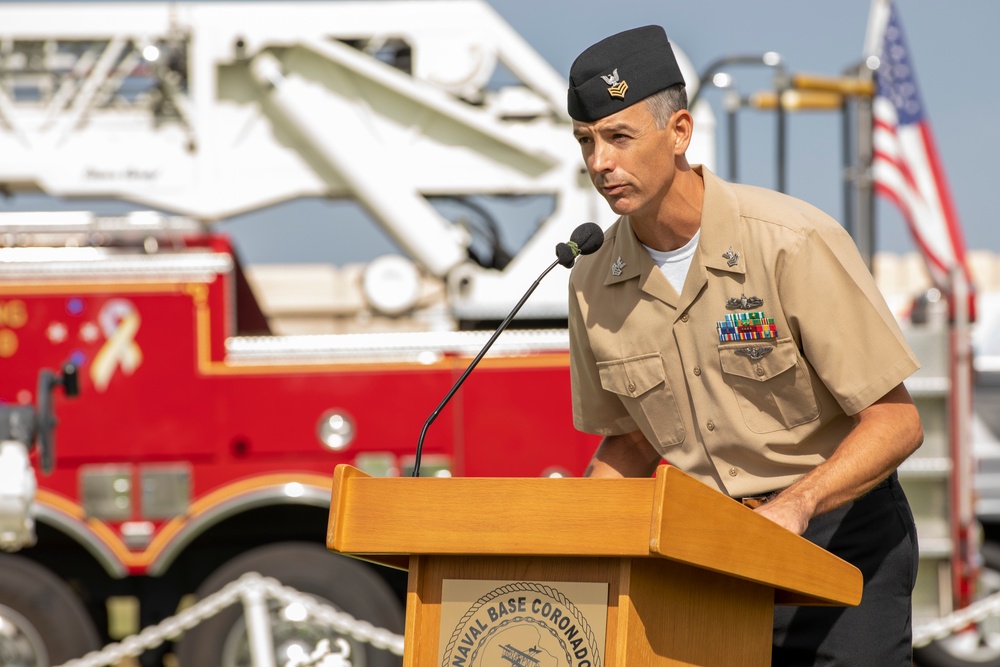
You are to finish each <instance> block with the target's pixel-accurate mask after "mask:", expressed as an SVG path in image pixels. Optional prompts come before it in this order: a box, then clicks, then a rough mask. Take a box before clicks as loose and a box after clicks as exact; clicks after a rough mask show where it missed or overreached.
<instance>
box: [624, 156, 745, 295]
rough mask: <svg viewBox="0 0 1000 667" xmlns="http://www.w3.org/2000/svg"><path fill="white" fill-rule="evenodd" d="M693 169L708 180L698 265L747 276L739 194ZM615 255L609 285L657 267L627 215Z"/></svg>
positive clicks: (704, 170) (703, 171)
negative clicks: (740, 221) (637, 236)
mask: <svg viewBox="0 0 1000 667" xmlns="http://www.w3.org/2000/svg"><path fill="white" fill-rule="evenodd" d="M693 169H694V171H695V172H696V173H698V174H700V175H701V176H702V178H703V179H704V181H705V198H704V201H703V203H702V211H701V227H700V229H701V239H700V240H699V241H698V251H697V252H698V255H697V257H698V262H699V263H700V264H701V265H703V266H705V267H707V268H711V269H716V270H718V271H724V272H728V273H737V274H744V273H746V269H745V268H744V262H743V237H742V234H741V233H740V224H739V219H740V217H739V216H740V207H739V202H738V200H737V198H736V193H735V191H734V190H733V187H732V185H730V184H729V183H727V182H726V181H724V180H722V179H721V178H719V177H718V176H716V175H715V174H713V173H712V172H711V171H710V170H709V169H708V168H707V167H705V166H703V165H695V166H694V167H693ZM730 251H731V254H730ZM611 255H612V264H611V265H610V266H609V267H608V275H607V277H606V278H605V280H604V284H605V285H613V284H615V283H620V282H622V281H625V280H630V279H632V278H635V277H637V276H640V275H642V274H644V273H646V274H648V272H649V271H651V270H652V269H653V268H656V264H655V262H653V260H652V259H651V258H650V256H649V253H648V252H646V249H645V248H643V247H642V243H640V242H639V239H638V238H636V235H635V231H634V230H633V229H632V222H631V220H630V219H629V217H628V216H627V215H624V216H622V217H621V218H619V219H618V230H617V233H616V234H615V240H614V246H613V248H612V252H611ZM616 267H617V268H616ZM616 273H617V275H616Z"/></svg>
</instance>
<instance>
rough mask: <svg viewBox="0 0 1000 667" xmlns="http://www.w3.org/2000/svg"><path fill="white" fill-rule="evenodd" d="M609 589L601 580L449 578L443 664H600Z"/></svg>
mask: <svg viewBox="0 0 1000 667" xmlns="http://www.w3.org/2000/svg"><path fill="white" fill-rule="evenodd" d="M484 589H485V591H484ZM607 594H608V587H607V584H603V583H582V582H580V583H578V582H557V583H549V582H531V581H517V582H501V581H490V582H487V581H465V580H450V579H446V580H445V581H444V582H443V587H442V613H441V644H440V646H441V649H440V662H439V664H440V665H441V667H601V666H602V665H603V664H604V661H603V657H602V655H603V653H604V641H605V628H606V625H607ZM472 596H477V597H475V598H474V602H472V603H471V604H469V600H470V599H473V598H472ZM456 608H464V613H462V614H461V616H460V617H459V618H457V620H456V619H455V611H456Z"/></svg>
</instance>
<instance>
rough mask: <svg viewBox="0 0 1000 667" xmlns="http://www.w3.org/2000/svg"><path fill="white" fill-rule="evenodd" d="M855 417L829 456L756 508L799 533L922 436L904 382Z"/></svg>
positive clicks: (871, 481)
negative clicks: (846, 433) (852, 425)
mask: <svg viewBox="0 0 1000 667" xmlns="http://www.w3.org/2000/svg"><path fill="white" fill-rule="evenodd" d="M857 420H858V423H857V425H856V426H855V428H854V430H853V431H851V432H850V433H849V434H848V435H847V437H846V438H844V441H843V442H842V443H841V444H840V446H839V447H838V448H837V451H836V452H834V454H833V456H831V457H830V459H829V460H828V461H826V462H825V463H823V464H822V465H819V466H817V467H816V468H815V469H813V470H812V471H810V472H809V473H807V474H806V475H805V476H804V477H802V479H800V480H799V481H798V482H796V483H795V484H793V485H792V486H790V487H789V488H787V489H786V490H785V491H783V492H782V493H781V494H780V495H779V496H778V497H777V498H776V499H775V500H773V501H772V502H770V503H767V504H766V505H763V506H761V507H760V508H759V509H758V510H757V511H758V512H759V513H760V514H763V515H764V516H766V517H768V518H769V519H771V520H773V521H776V522H777V523H780V524H782V525H783V526H785V527H786V528H788V529H789V530H792V531H793V532H797V533H799V534H801V533H802V531H804V530H805V528H806V526H807V525H808V523H809V520H810V519H811V518H812V517H814V516H817V515H819V514H823V513H825V512H829V511H830V510H833V509H836V508H837V507H840V506H841V505H843V504H845V503H848V502H850V501H852V500H854V499H856V498H857V497H859V496H861V495H863V494H865V493H867V492H868V491H869V490H871V488H872V487H874V486H875V485H876V484H878V482H880V481H881V480H882V479H884V478H885V477H886V476H887V475H888V474H889V473H891V472H892V471H893V470H895V469H896V467H897V466H899V464H900V463H902V462H903V460H905V459H906V457H908V456H909V455H910V454H912V453H913V451H914V450H916V449H917V447H919V446H920V444H921V442H922V441H923V430H922V428H921V426H920V417H919V415H918V414H917V409H916V407H915V406H914V405H913V402H912V400H910V396H909V394H908V393H907V391H906V389H905V388H904V387H903V385H899V386H898V387H896V388H895V389H893V390H892V391H890V392H889V393H888V394H886V395H885V396H884V397H883V398H881V399H880V400H879V401H876V402H875V403H874V404H873V405H872V406H870V407H868V408H866V409H865V410H862V411H861V413H860V414H859V415H858V416H857Z"/></svg>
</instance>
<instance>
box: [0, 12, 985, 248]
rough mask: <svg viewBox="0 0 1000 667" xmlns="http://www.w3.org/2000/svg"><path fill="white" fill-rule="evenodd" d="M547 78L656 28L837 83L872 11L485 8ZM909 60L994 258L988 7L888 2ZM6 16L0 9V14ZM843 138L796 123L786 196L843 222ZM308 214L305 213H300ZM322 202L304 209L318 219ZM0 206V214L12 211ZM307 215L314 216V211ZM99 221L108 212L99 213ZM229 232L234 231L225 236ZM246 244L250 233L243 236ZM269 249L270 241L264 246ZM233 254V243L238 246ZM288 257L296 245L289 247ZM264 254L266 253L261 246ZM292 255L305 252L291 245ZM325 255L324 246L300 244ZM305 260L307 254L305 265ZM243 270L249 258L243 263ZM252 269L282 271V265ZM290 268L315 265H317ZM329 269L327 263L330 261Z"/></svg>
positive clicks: (749, 129) (763, 155) (972, 243)
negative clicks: (621, 34)
mask: <svg viewBox="0 0 1000 667" xmlns="http://www.w3.org/2000/svg"><path fill="white" fill-rule="evenodd" d="M488 1H489V4H490V5H491V6H492V7H493V8H494V9H495V10H496V11H497V12H498V13H499V14H500V15H501V16H502V17H503V18H505V19H506V20H507V21H508V22H509V23H510V24H511V25H512V26H513V27H514V29H515V30H516V31H517V32H518V33H520V34H521V35H522V37H524V38H525V39H526V40H527V41H528V42H529V43H530V44H531V45H532V46H533V47H534V48H535V49H536V50H537V51H538V52H539V53H540V54H541V55H542V57H544V58H545V59H546V60H547V61H548V62H549V63H551V64H552V66H553V67H554V68H555V69H556V71H557V72H558V73H559V74H561V75H563V76H565V75H566V74H567V73H568V71H569V67H570V64H571V63H572V61H573V59H574V58H575V57H576V55H577V54H578V53H579V52H580V51H581V50H583V49H584V48H586V47H587V46H589V45H590V44H592V43H594V42H596V41H598V40H600V39H602V38H604V37H606V36H608V35H610V34H613V33H615V32H618V31H620V30H624V29H628V28H632V27H636V26H640V25H645V24H649V23H658V24H660V25H662V26H664V28H665V29H666V31H667V34H668V35H669V36H670V38H671V41H672V42H674V43H675V44H676V45H677V46H679V47H680V49H681V50H683V51H684V53H686V55H687V56H688V57H689V58H690V60H691V61H692V63H693V64H694V66H695V68H696V69H697V70H698V71H699V72H700V71H702V70H703V69H704V68H705V67H706V66H707V65H708V64H709V63H710V62H712V61H714V60H716V59H718V58H720V57H723V56H730V55H734V54H749V53H762V52H765V51H776V52H777V53H779V54H780V55H781V56H782V58H783V60H784V62H785V65H786V67H787V68H788V69H789V71H791V72H802V73H814V74H824V75H831V76H832V75H838V74H840V73H841V72H842V71H844V70H845V69H846V68H848V67H850V66H852V65H854V64H856V63H857V62H859V60H860V58H861V56H862V51H863V46H864V39H865V30H866V25H867V22H868V14H869V9H870V0H839V1H838V2H816V1H813V2H806V1H803V0H701V1H697V0H696V1H688V2H678V1H676V0H659V1H651V0H616V1H614V2H607V1H606V0H488ZM896 2H897V7H898V8H899V11H900V14H901V17H902V22H903V26H904V29H905V31H906V36H907V39H908V42H909V45H910V48H911V51H912V54H911V55H912V58H913V61H914V65H915V68H916V71H917V79H918V82H919V84H920V87H921V93H922V96H923V99H924V104H925V107H926V110H927V113H928V115H929V117H930V122H931V125H932V127H933V131H934V135H935V138H936V142H937V146H938V149H939V152H940V155H941V158H942V161H943V163H944V169H945V173H946V175H947V178H948V181H949V183H950V186H951V190H952V193H953V195H954V199H955V202H956V206H957V209H958V213H959V217H960V220H961V223H962V226H963V229H964V233H965V237H966V240H967V245H968V247H969V248H970V249H988V250H992V251H994V252H1000V233H997V231H996V227H997V217H998V216H997V214H996V212H995V207H994V206H993V202H992V195H991V191H992V188H993V186H992V178H993V177H994V176H995V174H996V173H997V170H996V168H995V166H994V164H995V158H994V156H996V155H997V154H998V153H1000V125H998V123H997V122H996V116H997V113H996V111H997V108H998V106H1000V104H998V103H1000V86H998V85H997V84H998V81H1000V77H998V75H997V72H996V67H997V65H998V63H1000V58H998V56H997V51H996V48H995V46H993V44H994V36H995V32H996V26H998V25H1000V2H998V1H997V0H954V1H953V2H950V3H947V5H945V4H943V3H941V2H939V1H937V0H896ZM3 4H5V1H4V0H0V7H2V5H3ZM732 72H733V74H734V76H735V81H736V88H737V89H738V90H740V92H741V93H750V92H755V91H758V90H764V89H768V88H769V87H770V86H771V85H772V79H771V78H770V75H769V74H765V73H764V71H763V70H761V69H756V70H755V69H748V68H740V69H734V70H732ZM705 98H706V99H707V100H708V101H709V102H710V103H711V104H712V106H713V108H714V109H715V111H716V113H717V114H719V115H720V118H719V126H720V134H719V137H718V142H719V146H720V151H719V162H718V164H717V171H718V172H719V173H720V175H723V176H725V175H726V174H727V170H728V155H727V153H726V151H725V145H726V144H725V135H724V134H723V130H722V129H721V128H722V126H723V125H724V123H723V122H722V120H723V119H722V118H721V114H722V110H723V109H722V95H721V92H720V91H709V92H707V93H706V94H705ZM738 122H739V132H738V135H739V155H740V159H739V160H738V170H739V180H741V181H744V182H748V183H753V184H756V185H763V186H768V187H773V186H774V185H775V184H776V180H775V153H776V146H775V136H776V134H775V121H774V117H773V115H772V114H765V113H762V112H754V111H744V112H742V113H741V114H740V116H739V121H738ZM841 142H842V137H841V126H840V117H839V115H838V114H834V113H829V112H811V113H808V114H797V115H794V116H792V117H790V119H789V126H788V149H787V160H788V183H787V191H788V192H789V193H790V194H792V195H795V196H797V197H800V198H802V199H805V200H807V201H809V202H811V203H813V204H815V205H816V206H819V207H820V208H822V209H823V210H825V211H827V212H828V213H830V214H831V215H833V216H834V217H835V218H838V219H841V220H843V217H844V216H843V203H842V198H843V194H842V182H841V172H842V168H841ZM310 206H311V207H312V208H311V209H310V208H309V207H310ZM325 206H326V204H324V203H322V202H312V203H310V204H306V205H305V208H303V210H310V211H312V213H313V214H315V215H316V216H318V217H327V216H328V215H329V210H327V209H326V208H324V207H325ZM19 207H20V205H19V204H18V202H4V201H2V200H0V210H3V209H10V208H19ZM313 209H315V210H313ZM103 212H107V213H115V212H117V211H116V209H115V208H114V207H113V206H112V207H108V206H104V207H103ZM269 215H271V214H270V213H269V212H267V211H262V212H259V214H251V215H248V216H246V218H248V219H247V220H242V221H234V222H236V223H237V224H238V225H241V229H247V230H250V229H251V228H252V227H253V225H262V224H266V219H267V218H268V216H269ZM225 227H226V228H228V229H230V230H233V229H234V227H233V226H230V225H225ZM876 229H877V237H876V249H877V250H888V251H893V252H908V251H910V250H913V248H914V245H913V243H912V241H911V240H910V238H909V232H908V231H907V229H906V227H905V224H904V222H903V218H902V217H901V216H900V215H899V213H898V212H897V211H896V210H895V208H894V207H893V206H892V205H891V204H889V203H888V202H884V201H881V200H878V201H877V204H876ZM248 233H249V234H253V233H254V232H253V231H250V232H248ZM266 237H271V238H273V234H266ZM237 241H238V242H239V239H237ZM288 242H289V246H292V245H296V242H295V241H294V239H292V238H289V239H288ZM263 245H264V247H271V246H273V243H272V242H270V241H269V242H267V243H265V244H263ZM297 245H298V248H299V250H298V253H299V254H302V246H303V244H301V243H298V244H297ZM306 245H308V246H310V248H312V249H315V248H322V247H324V246H325V247H326V248H329V247H330V246H329V245H325V244H324V243H322V242H320V243H310V244H306ZM306 254H308V253H306ZM250 259H251V261H254V260H255V258H253V257H251V258H250ZM256 261H288V258H287V257H276V258H273V259H268V258H264V259H263V260H261V259H257V260H256ZM298 261H323V259H322V257H321V256H315V257H313V256H309V257H304V256H303V257H300V258H298ZM327 261H333V262H334V263H337V261H338V260H337V259H336V258H332V257H331V258H329V259H328V260H327Z"/></svg>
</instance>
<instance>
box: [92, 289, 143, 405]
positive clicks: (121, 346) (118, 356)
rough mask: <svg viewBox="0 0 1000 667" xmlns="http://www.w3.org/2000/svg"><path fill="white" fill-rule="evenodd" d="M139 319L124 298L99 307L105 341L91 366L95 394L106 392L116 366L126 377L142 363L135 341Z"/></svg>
mask: <svg viewBox="0 0 1000 667" xmlns="http://www.w3.org/2000/svg"><path fill="white" fill-rule="evenodd" d="M139 320H140V318H139V311H137V310H136V309H135V305H134V304H133V303H132V302H131V301H126V300H125V299H112V300H111V301H108V302H107V303H106V304H104V307H103V308H101V313H100V315H98V321H99V322H100V324H101V330H102V331H103V332H104V336H105V338H107V341H106V342H105V343H104V345H103V346H101V349H100V351H99V352H98V353H97V356H96V357H94V363H93V364H91V365H90V379H91V380H92V381H93V383H94V388H95V389H97V391H100V392H103V391H104V390H105V389H107V387H108V383H109V382H111V376H112V375H114V373H115V369H116V368H118V367H119V366H120V367H121V369H122V372H123V373H125V375H131V374H132V373H134V372H135V369H137V368H138V367H139V364H141V363H142V350H141V349H139V346H138V344H136V342H135V334H136V333H137V332H138V331H139Z"/></svg>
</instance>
